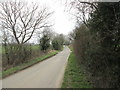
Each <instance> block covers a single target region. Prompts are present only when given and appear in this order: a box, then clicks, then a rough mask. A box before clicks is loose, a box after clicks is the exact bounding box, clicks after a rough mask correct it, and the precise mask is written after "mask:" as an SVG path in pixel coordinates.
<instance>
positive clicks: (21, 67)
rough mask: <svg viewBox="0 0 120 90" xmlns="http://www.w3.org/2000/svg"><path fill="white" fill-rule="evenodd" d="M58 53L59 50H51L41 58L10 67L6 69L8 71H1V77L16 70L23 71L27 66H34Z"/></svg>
mask: <svg viewBox="0 0 120 90" xmlns="http://www.w3.org/2000/svg"><path fill="white" fill-rule="evenodd" d="M57 53H58V51H53V52H49V53H48V54H47V55H43V56H41V57H39V58H36V59H33V60H30V61H29V62H27V63H24V64H21V65H19V66H16V67H13V68H10V69H8V70H6V71H3V72H1V73H2V74H1V73H0V77H2V78H5V77H7V76H9V75H11V74H13V73H16V72H18V71H21V70H23V69H25V68H28V67H30V66H32V65H34V64H36V63H38V62H40V61H43V60H45V59H47V58H50V57H52V56H54V55H56V54H57Z"/></svg>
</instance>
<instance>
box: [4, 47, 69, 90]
mask: <svg viewBox="0 0 120 90" xmlns="http://www.w3.org/2000/svg"><path fill="white" fill-rule="evenodd" d="M70 52H71V51H70V49H69V48H68V47H65V48H64V50H63V51H61V52H60V53H58V54H57V55H55V56H53V57H51V58H49V59H47V60H44V61H42V62H40V63H38V64H35V65H33V66H31V67H29V68H27V69H25V70H22V71H20V72H18V73H16V74H13V75H11V76H9V77H6V78H5V79H3V80H2V88H60V87H61V84H62V80H63V76H64V71H65V67H66V64H67V60H68V57H69V55H70Z"/></svg>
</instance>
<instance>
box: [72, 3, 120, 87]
mask: <svg viewBox="0 0 120 90" xmlns="http://www.w3.org/2000/svg"><path fill="white" fill-rule="evenodd" d="M88 26H89V27H86V26H85V25H84V24H82V25H80V26H79V27H77V28H76V30H75V32H74V33H75V35H76V36H75V40H74V49H75V53H76V56H77V57H78V60H79V64H80V65H81V66H83V67H84V68H85V71H86V72H87V73H88V75H89V79H90V80H91V82H92V83H93V85H94V87H101V88H114V87H115V88H116V87H117V88H120V2H118V3H98V4H97V10H95V11H94V13H92V14H91V18H90V19H89V21H88Z"/></svg>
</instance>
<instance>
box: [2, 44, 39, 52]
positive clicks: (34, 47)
mask: <svg viewBox="0 0 120 90" xmlns="http://www.w3.org/2000/svg"><path fill="white" fill-rule="evenodd" d="M28 48H29V46H28ZM39 48H40V46H39V45H32V46H31V49H32V50H38V49H39ZM0 53H5V49H4V47H2V46H0Z"/></svg>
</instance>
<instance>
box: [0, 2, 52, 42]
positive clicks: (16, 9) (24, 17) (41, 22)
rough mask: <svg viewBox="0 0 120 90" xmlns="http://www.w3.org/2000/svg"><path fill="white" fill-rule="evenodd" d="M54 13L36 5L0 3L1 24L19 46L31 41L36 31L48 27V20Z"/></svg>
mask: <svg viewBox="0 0 120 90" xmlns="http://www.w3.org/2000/svg"><path fill="white" fill-rule="evenodd" d="M52 13H53V12H49V11H48V9H47V8H39V6H38V5H36V4H31V5H28V4H27V3H24V2H17V1H14V2H13V1H6V2H0V20H1V22H0V23H1V24H2V26H3V27H4V28H5V30H7V31H8V32H11V34H12V35H13V37H14V39H15V41H16V42H17V43H18V44H24V43H26V42H27V41H29V40H30V39H31V37H32V36H33V34H34V32H35V31H36V30H39V29H40V28H43V27H48V26H49V24H48V23H47V20H48V18H49V17H50V16H51V14H52Z"/></svg>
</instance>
